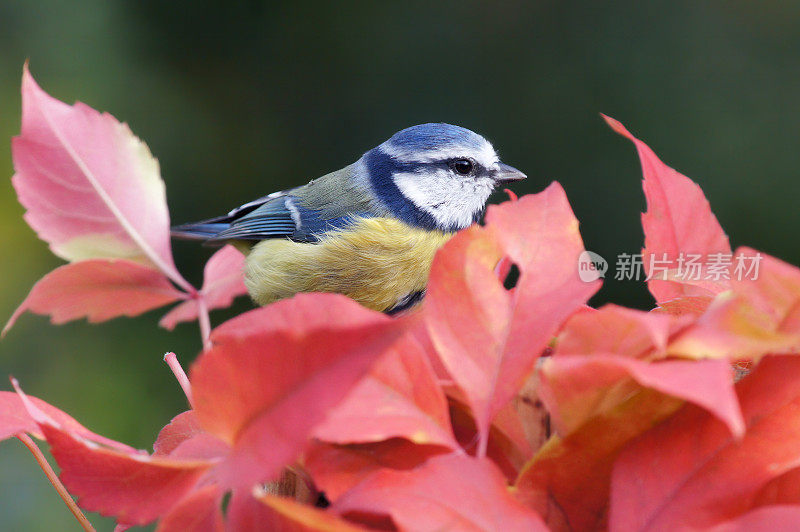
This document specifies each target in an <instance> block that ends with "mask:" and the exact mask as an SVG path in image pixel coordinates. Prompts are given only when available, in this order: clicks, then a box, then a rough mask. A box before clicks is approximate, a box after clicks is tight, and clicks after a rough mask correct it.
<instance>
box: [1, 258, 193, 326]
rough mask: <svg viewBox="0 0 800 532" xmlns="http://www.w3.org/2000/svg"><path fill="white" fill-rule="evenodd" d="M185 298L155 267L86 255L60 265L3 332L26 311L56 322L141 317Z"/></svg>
mask: <svg viewBox="0 0 800 532" xmlns="http://www.w3.org/2000/svg"><path fill="white" fill-rule="evenodd" d="M184 297H185V294H184V293H183V292H179V291H178V290H176V289H175V287H173V286H172V284H170V282H169V281H168V280H167V278H166V277H164V276H163V275H162V274H161V273H160V272H159V271H157V270H154V269H153V268H150V267H149V266H143V265H141V264H139V263H136V262H132V261H129V260H122V259H116V260H114V259H109V260H104V259H94V260H84V261H81V262H75V263H72V264H65V265H63V266H60V267H58V268H56V269H55V270H53V271H52V272H50V273H48V274H47V275H45V276H44V277H43V278H42V279H40V280H39V282H37V283H36V284H35V285H34V287H33V289H32V290H31V292H30V293H29V294H28V297H27V298H25V301H23V302H22V304H21V305H20V306H19V307H18V308H17V310H16V311H14V314H13V315H12V316H11V319H9V320H8V323H6V326H5V327H4V328H3V333H2V334H5V333H6V331H8V329H10V328H11V326H12V325H14V322H15V321H16V320H17V318H18V317H19V316H20V315H21V314H22V313H23V312H25V311H26V310H30V311H31V312H35V313H36V314H47V315H50V316H51V320H52V321H53V323H56V324H58V323H64V322H67V321H70V320H75V319H78V318H82V317H86V318H88V319H89V321H90V322H92V323H95V322H99V321H105V320H110V319H111V318H116V317H119V316H137V315H139V314H141V313H143V312H146V311H148V310H151V309H154V308H158V307H161V306H163V305H166V304H167V303H172V302H173V301H176V300H178V299H183V298H184Z"/></svg>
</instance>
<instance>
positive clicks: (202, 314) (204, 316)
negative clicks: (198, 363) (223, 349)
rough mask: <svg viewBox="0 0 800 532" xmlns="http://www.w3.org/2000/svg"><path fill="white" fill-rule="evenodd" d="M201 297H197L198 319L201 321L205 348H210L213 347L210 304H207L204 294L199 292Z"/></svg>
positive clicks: (201, 333) (201, 332) (201, 335)
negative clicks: (209, 315) (209, 314)
mask: <svg viewBox="0 0 800 532" xmlns="http://www.w3.org/2000/svg"><path fill="white" fill-rule="evenodd" d="M199 296H200V297H198V298H197V299H196V301H197V316H198V321H199V323H200V337H201V338H202V340H203V349H210V348H211V319H210V318H209V317H208V305H206V300H205V299H203V294H199Z"/></svg>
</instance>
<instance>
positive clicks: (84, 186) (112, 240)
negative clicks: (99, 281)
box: [12, 67, 188, 288]
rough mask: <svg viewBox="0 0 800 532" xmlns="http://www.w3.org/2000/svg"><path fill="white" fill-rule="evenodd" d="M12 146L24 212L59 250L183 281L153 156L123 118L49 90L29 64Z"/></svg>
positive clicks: (15, 180) (69, 256) (70, 257)
mask: <svg viewBox="0 0 800 532" xmlns="http://www.w3.org/2000/svg"><path fill="white" fill-rule="evenodd" d="M12 153H13V157H14V168H15V170H16V174H15V175H14V178H13V184H14V188H15V189H16V191H17V195H18V196H19V200H20V202H21V203H22V204H23V205H24V206H25V208H26V209H27V212H26V213H25V219H26V221H27V222H28V223H29V224H30V225H31V227H33V229H34V230H35V231H36V232H37V233H38V234H39V236H40V237H41V238H42V239H43V240H45V241H47V242H48V243H49V244H50V247H51V249H52V250H53V252H54V253H55V254H56V255H58V256H60V257H63V258H65V259H67V260H69V261H76V260H83V259H89V258H125V259H133V260H138V261H145V262H147V263H149V264H152V265H154V266H155V267H157V268H158V269H159V270H161V271H162V272H163V273H164V274H165V275H167V276H168V277H169V278H171V279H172V280H174V281H176V282H178V283H179V284H182V286H183V287H184V288H186V286H188V285H186V282H185V281H183V278H182V277H181V276H180V274H178V272H177V270H176V269H175V265H174V263H173V261H172V252H171V248H170V237H169V213H168V212H167V202H166V194H165V189H164V182H163V181H162V180H161V176H160V173H159V168H158V162H157V161H156V160H155V159H154V158H153V156H152V155H151V154H150V150H148V148H147V146H146V145H145V144H144V143H143V142H142V141H140V140H139V139H138V138H136V137H135V136H134V135H133V134H132V133H131V131H130V129H129V128H128V126H127V125H126V124H121V123H119V122H118V121H117V120H116V119H114V117H112V116H111V115H109V114H100V113H99V112H97V111H95V110H94V109H92V108H91V107H88V106H86V105H84V104H82V103H77V104H75V105H74V106H69V105H67V104H65V103H62V102H60V101H58V100H56V99H54V98H52V97H51V96H49V95H48V94H47V93H45V92H44V91H43V90H42V89H41V88H39V86H38V85H37V84H36V82H35V81H34V80H33V78H32V77H31V75H30V72H29V71H28V69H27V67H26V68H25V71H24V73H23V76H22V133H21V134H20V136H19V137H16V138H15V139H14V141H13V144H12ZM184 285H186V286H184Z"/></svg>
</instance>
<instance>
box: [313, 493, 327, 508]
mask: <svg viewBox="0 0 800 532" xmlns="http://www.w3.org/2000/svg"><path fill="white" fill-rule="evenodd" d="M330 505H331V501H329V500H328V497H327V496H326V495H325V492H324V491H320V492H319V495H318V496H317V500H316V502H315V503H314V506H316V507H317V508H327V507H328V506H330Z"/></svg>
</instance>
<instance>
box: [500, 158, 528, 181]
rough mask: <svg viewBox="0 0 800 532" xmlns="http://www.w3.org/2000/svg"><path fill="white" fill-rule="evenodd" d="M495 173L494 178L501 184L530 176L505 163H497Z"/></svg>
mask: <svg viewBox="0 0 800 532" xmlns="http://www.w3.org/2000/svg"><path fill="white" fill-rule="evenodd" d="M493 173H494V180H495V181H496V182H497V183H498V184H500V185H504V184H506V183H511V182H512V181H520V180H522V179H525V178H526V177H528V176H526V175H525V174H523V173H522V172H520V171H519V170H517V169H516V168H514V167H513V166H508V165H507V164H503V163H497V166H496V167H495V170H494V172H493Z"/></svg>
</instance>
